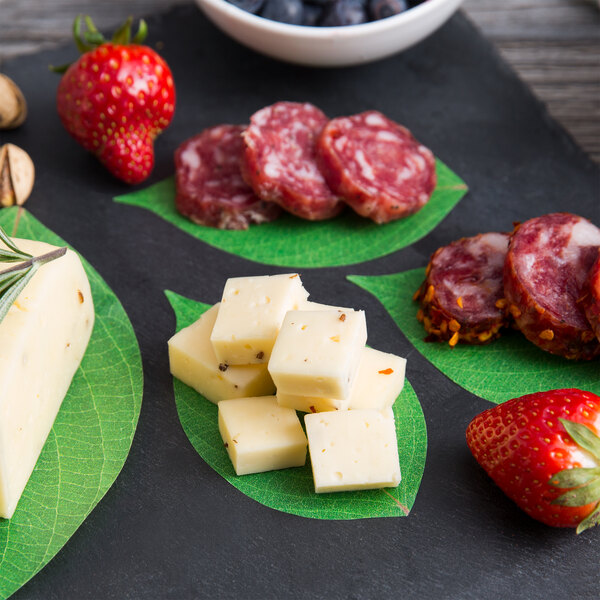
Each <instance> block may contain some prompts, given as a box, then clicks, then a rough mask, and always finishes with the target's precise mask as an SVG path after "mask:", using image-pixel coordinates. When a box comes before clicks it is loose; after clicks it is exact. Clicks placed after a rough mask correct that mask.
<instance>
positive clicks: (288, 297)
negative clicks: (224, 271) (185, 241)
mask: <svg viewBox="0 0 600 600" xmlns="http://www.w3.org/2000/svg"><path fill="white" fill-rule="evenodd" d="M306 298H308V292H307V291H306V290H305V289H304V288H303V287H302V281H301V280H300V276H299V275H298V274H297V273H288V274H285V275H271V276H263V277H235V278H233V279H228V280H227V283H226V284H225V289H224V290H223V299H222V300H221V308H220V309H219V315H218V317H217V320H216V322H215V326H214V329H213V331H212V334H211V336H210V341H211V343H212V345H213V348H214V351H215V354H216V356H217V359H218V360H219V362H220V363H223V364H228V365H249V364H258V363H267V362H269V357H270V356H271V350H272V349H273V344H274V343H275V338H276V337H277V334H278V333H279V328H280V327H281V322H282V321H283V318H284V317H285V313H286V312H287V311H288V310H294V309H296V308H298V307H299V306H300V305H301V304H303V303H304V302H305V301H306Z"/></svg>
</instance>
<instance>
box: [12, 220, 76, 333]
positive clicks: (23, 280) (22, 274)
mask: <svg viewBox="0 0 600 600" xmlns="http://www.w3.org/2000/svg"><path fill="white" fill-rule="evenodd" d="M0 241H2V242H3V243H4V245H5V246H6V248H7V249H5V248H0V263H3V262H5V263H13V262H18V263H20V264H18V265H14V266H13V267H10V268H8V269H6V270H4V271H2V272H0V322H1V321H2V319H4V317H5V316H6V314H7V313H8V311H9V310H10V307H11V306H12V305H13V304H14V302H15V300H16V299H17V297H18V296H19V294H20V293H21V292H22V291H23V289H24V288H25V286H26V285H27V284H28V283H29V282H30V281H31V278H32V277H33V276H34V275H35V274H36V272H37V271H38V269H39V268H40V267H41V266H42V265H44V264H46V263H47V262H50V261H52V260H56V259H57V258H60V257H61V256H63V255H64V254H65V253H66V251H67V249H66V248H57V249H56V250H52V251H51V252H47V253H46V254H42V255H41V256H32V255H31V254H28V253H27V252H23V251H22V250H19V248H17V246H15V244H14V243H13V241H12V240H11V239H10V238H9V237H8V235H6V232H5V231H4V229H2V227H0Z"/></svg>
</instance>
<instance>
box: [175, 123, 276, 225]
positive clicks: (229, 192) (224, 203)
mask: <svg viewBox="0 0 600 600" xmlns="http://www.w3.org/2000/svg"><path fill="white" fill-rule="evenodd" d="M244 129H245V127H243V126H241V125H217V126H216V127H211V128H210V129H206V130H204V131H203V132H202V133H200V134H199V135H197V136H195V137H193V138H190V139H189V140H187V141H185V142H184V143H183V144H181V146H179V148H178V149H177V152H176V153H175V166H176V171H175V172H176V177H177V183H176V190H177V195H176V196H175V203H176V205H177V210H178V211H179V212H180V213H181V214H183V215H185V216H186V217H188V218H189V219H191V220H192V221H194V222H195V223H199V224H201V225H208V226H210V227H218V228H220V229H247V228H248V225H250V224H251V223H257V224H258V223H266V222H268V221H272V220H273V219H276V218H277V217H278V216H279V213H280V212H281V209H280V208H279V207H278V206H277V205H276V204H273V203H267V202H263V201H262V200H261V199H260V198H258V197H257V196H256V195H255V194H254V192H253V190H252V188H250V186H249V185H248V184H246V183H245V182H244V180H243V178H242V173H241V169H240V161H241V159H242V152H243V143H242V138H241V133H242V131H244Z"/></svg>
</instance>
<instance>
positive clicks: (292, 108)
mask: <svg viewBox="0 0 600 600" xmlns="http://www.w3.org/2000/svg"><path fill="white" fill-rule="evenodd" d="M325 123H327V117H326V116H325V115H324V114H323V113H322V112H321V111H320V110H319V109H318V108H317V107H316V106H313V105H312V104H299V103H296V102H277V103H276V104H273V105H271V106H267V107H265V108H263V109H262V110H259V111H258V112H256V113H254V114H253V115H252V117H251V118H250V126H249V127H248V129H246V131H245V132H244V134H243V138H244V143H245V146H246V147H245V151H244V160H243V164H242V173H243V176H244V179H245V180H246V182H247V183H248V184H249V185H250V186H251V187H252V189H253V190H254V192H255V193H256V195H257V196H258V197H259V198H262V199H263V200H265V201H268V202H276V203H277V204H279V205H280V206H281V207H282V208H284V209H285V210H287V211H288V212H290V213H292V214H294V215H296V216H298V217H302V218H303V219H310V220H311V221H319V220H322V219H329V218H331V217H335V216H336V215H337V214H339V213H340V211H341V210H342V209H343V207H344V205H343V203H342V202H340V201H339V199H338V198H337V197H336V196H335V195H334V194H333V193H332V191H331V190H330V189H329V187H328V186H327V184H326V183H325V179H324V178H323V175H322V174H321V172H320V171H319V168H318V167H317V163H316V161H315V140H316V138H317V136H318V134H319V133H320V132H321V129H322V128H323V126H324V125H325Z"/></svg>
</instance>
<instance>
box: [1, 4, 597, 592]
mask: <svg viewBox="0 0 600 600" xmlns="http://www.w3.org/2000/svg"><path fill="white" fill-rule="evenodd" d="M150 31H151V37H150V43H155V42H157V41H161V42H164V47H163V49H162V50H161V53H162V54H163V56H164V57H165V58H166V60H167V61H168V62H169V64H170V65H171V67H172V70H173V72H174V76H175V81H176V85H177V92H178V99H177V102H178V104H177V113H176V116H175V119H174V121H173V124H172V126H171V127H170V128H169V129H168V130H167V131H166V132H165V133H164V134H163V135H162V137H161V138H160V140H159V143H158V148H157V151H158V152H157V167H156V171H155V173H154V174H153V176H152V181H158V180H160V179H162V178H163V177H165V176H166V175H168V174H170V173H171V172H172V168H173V167H172V163H171V156H172V152H173V150H174V149H175V148H176V146H177V145H178V143H179V142H181V141H182V140H183V139H184V138H185V137H187V136H189V135H192V134H194V133H196V132H197V131H199V130H200V129H202V128H203V127H206V126H209V125H213V124H216V123H219V122H234V123H235V122H244V121H246V120H247V119H248V117H249V115H250V114H251V113H252V112H253V111H255V110H256V109H258V108H260V107H262V106H264V105H267V104H269V103H272V102H274V101H277V100H282V99H286V100H306V101H310V102H314V103H315V104H317V105H318V106H320V107H321V108H322V109H323V110H324V111H325V112H326V113H327V114H329V115H331V116H337V115H342V114H349V113H354V112H359V111H362V110H366V109H369V108H375V109H379V110H381V111H382V112H384V113H386V114H387V115H389V116H390V117H391V118H394V119H396V120H398V121H400V122H402V123H404V124H406V125H407V126H408V127H409V128H410V129H411V130H412V131H413V132H414V133H415V135H416V136H417V137H418V138H419V139H421V140H422V141H423V142H424V143H425V144H427V145H429V146H430V147H431V148H432V149H433V150H434V152H435V153H436V154H437V155H438V156H439V157H440V158H441V159H442V160H443V161H444V162H446V163H447V164H448V165H449V166H450V167H451V168H452V169H453V170H455V171H456V172H457V173H459V174H460V175H461V176H462V177H463V178H464V179H465V180H466V181H467V183H468V184H469V186H470V189H471V191H470V193H469V194H468V196H467V197H465V198H464V199H463V200H462V201H461V203H460V204H459V205H458V207H457V208H456V209H455V210H454V211H453V212H452V213H451V214H450V215H449V217H447V218H446V219H445V221H444V222H443V223H442V224H441V225H440V226H439V227H438V228H437V229H436V230H435V231H434V232H433V233H431V234H430V235H428V236H427V237H425V238H424V239H423V240H421V241H420V242H418V243H417V244H415V245H414V246H412V247H411V248H407V249H405V250H403V251H400V252H398V253H396V254H392V255H390V256H387V257H385V258H382V259H379V260H375V261H372V262H369V263H365V264H361V265H355V266H352V267H347V268H337V269H321V270H310V271H306V272H304V273H303V280H304V281H305V284H306V287H307V289H309V290H310V291H311V292H312V293H313V295H314V297H315V298H316V299H317V300H318V301H320V302H329V303H332V304H342V305H346V306H347V305H351V306H358V307H363V308H365V309H366V310H367V318H368V327H369V342H370V343H371V344H372V345H374V346H375V347H377V348H380V349H382V350H385V351H390V352H396V353H399V354H401V355H403V356H407V355H409V362H408V377H409V379H410V381H411V383H412V384H413V386H414V387H415V389H416V391H417V393H418V395H419V399H420V401H421V404H422V406H423V410H424V412H425V417H426V419H427V425H428V435H429V450H428V456H427V464H426V468H425V474H424V477H423V482H422V485H421V489H420V491H419V495H418V497H417V501H416V504H415V506H414V508H413V511H412V513H411V514H410V516H409V517H408V518H397V519H369V520H363V521H346V522H328V521H316V520H309V519H303V518H300V517H295V516H291V515H288V514H283V513H280V512H277V511H273V510H270V509H267V508H265V507H263V506H261V505H259V504H257V503H256V502H254V501H252V500H250V499H248V498H246V497H245V496H243V495H242V494H240V493H239V492H238V491H237V490H236V489H234V488H233V487H231V486H230V485H229V484H228V483H226V482H225V481H224V480H223V479H221V478H220V477H219V476H218V475H217V474H216V473H214V472H213V471H212V470H211V469H210V468H209V467H208V466H207V465H206V464H205V463H204V462H203V461H202V460H201V459H200V457H199V456H198V455H197V454H196V453H195V451H194V450H193V449H192V447H191V445H190V443H189V442H188V440H187V439H186V437H185V435H184V433H183V431H182V429H181V427H180V425H179V421H178V419H177V414H176V411H175V403H174V400H173V393H172V382H171V377H170V375H169V370H168V360H167V352H166V340H167V339H168V338H169V337H170V335H171V334H172V332H173V330H174V317H173V314H172V312H171V309H170V307H169V305H168V303H167V301H166V299H165V297H164V295H163V293H162V291H163V290H164V289H165V288H169V289H172V290H175V291H177V292H179V293H181V294H184V295H187V296H190V297H193V298H196V299H198V300H203V301H206V302H215V301H217V300H218V298H219V295H220V291H221V288H222V286H223V283H224V281H225V279H226V278H227V277H230V276H236V275H241V274H259V273H260V274H270V273H277V272H285V270H282V269H277V268H273V267H266V266H263V265H256V264H253V263H250V262H248V261H244V260H242V259H239V258H237V257H234V256H230V255H227V254H225V253H222V252H220V251H218V250H215V249H213V248H210V247H209V246H206V245H204V244H203V243H201V242H199V241H197V240H195V239H193V238H191V237H189V236H187V235H186V234H184V233H183V232H180V231H178V230H176V229H174V228H173V227H172V226H171V225H169V224H168V223H166V222H163V221H161V220H160V219H158V218H157V217H156V216H154V215H152V214H150V213H148V212H146V211H143V210H140V209H136V208H133V207H127V206H123V205H117V204H114V203H113V202H112V201H111V198H112V196H114V195H117V194H121V193H124V192H125V191H126V190H127V189H128V188H125V186H123V185H121V184H119V183H118V182H116V181H113V180H111V179H110V177H108V176H107V175H106V173H105V172H104V170H103V169H102V168H101V167H100V166H99V165H98V164H97V163H96V161H95V160H94V159H93V158H92V157H90V156H88V155H86V154H85V153H84V152H83V151H81V149H80V148H79V147H78V146H77V145H76V144H75V143H74V142H72V141H71V140H70V139H69V138H68V136H67V134H66V133H65V132H64V131H63V130H62V127H61V125H60V123H59V120H58V117H57V116H56V112H55V108H54V94H55V89H56V85H57V82H58V80H57V78H56V76H54V75H53V74H51V73H49V72H48V70H47V65H48V64H50V63H53V64H62V63H64V62H67V61H68V60H70V59H72V58H73V57H74V48H73V49H71V48H63V49H60V50H56V51H52V52H45V53H43V54H38V55H35V56H29V57H22V58H19V59H17V60H13V61H11V62H9V63H8V64H6V65H5V72H6V73H7V74H8V75H9V76H10V77H13V78H14V79H15V80H16V81H17V82H18V83H19V85H20V86H21V87H22V89H23V91H24V92H25V95H26V97H27V98H28V101H29V106H30V116H29V119H28V121H27V123H26V124H25V125H24V126H23V127H22V128H21V129H19V130H17V131H14V132H9V133H5V134H4V135H3V136H2V140H3V141H4V142H6V141H10V142H14V143H16V144H18V145H20V146H22V147H23V148H25V149H26V150H27V151H28V152H29V153H30V154H31V156H32V158H33V160H34V162H35V164H36V169H37V181H36V187H35V191H34V194H33V196H32V198H31V200H30V202H29V205H28V208H29V209H30V210H31V212H32V213H33V214H34V215H35V216H37V217H38V218H39V219H41V220H42V222H43V223H45V224H46V225H47V226H48V227H50V228H52V229H54V230H55V231H56V232H57V233H58V234H59V235H61V236H62V237H64V238H65V239H67V240H68V241H69V242H70V243H71V244H73V245H74V246H75V247H76V248H78V250H80V251H81V252H82V253H83V254H84V256H86V257H87V258H88V259H89V261H90V262H91V263H92V264H93V265H94V267H96V268H97V269H98V271H99V272H100V273H101V274H102V276H103V277H104V278H105V279H106V281H107V282H108V283H109V285H111V286H112V287H113V289H114V290H115V292H116V293H117V294H118V296H119V297H120V299H121V301H122V302H123V304H124V306H125V309H126V310H127V311H128V313H129V315H130V317H131V320H132V322H133V325H134V328H135V330H136V333H137V335H138V338H139V341H140V346H141V349H142V355H143V359H144V367H145V386H146V387H145V396H144V404H143V406H142V415H141V419H140V424H139V428H138V432H137V434H136V438H135V440H134V444H133V449H132V452H131V455H130V457H129V460H128V462H127V464H126V465H125V468H124V470H123V473H122V474H121V476H120V477H119V479H118V480H117V482H116V484H115V485H114V486H113V488H112V489H111V490H110V491H109V493H108V494H107V496H106V497H105V499H104V500H102V502H101V503H100V505H99V506H98V507H97V508H96V509H95V510H94V512H93V513H92V514H91V516H90V517H89V518H88V520H87V521H86V522H85V523H84V525H83V526H82V527H81V528H80V530H79V531H78V532H77V533H76V534H75V535H74V536H73V538H72V539H71V540H70V541H69V542H68V543H67V545H66V546H65V548H64V549H63V550H62V551H61V552H60V553H59V555H58V556H57V557H56V558H55V559H54V560H53V561H52V562H51V563H50V564H49V565H48V566H47V567H46V568H45V569H44V570H43V571H42V572H41V573H40V574H38V575H37V576H36V577H35V578H34V579H33V580H32V581H31V582H30V583H29V584H27V585H26V586H24V587H23V588H22V589H21V590H20V591H19V592H17V593H16V594H15V596H14V598H17V599H20V600H25V599H38V598H39V599H44V600H53V599H60V600H63V599H71V598H77V599H81V600H83V599H88V598H93V599H104V598H119V599H126V598H132V599H138V598H177V599H182V600H186V599H189V598H221V597H227V598H278V599H279V598H325V597H326V598H330V599H336V598H361V599H362V598H377V599H380V598H392V597H406V598H453V599H454V598H457V599H458V598H464V599H467V598H473V599H485V598H508V597H510V598H528V599H537V598H539V599H542V598H543V599H545V600H547V599H549V598H559V597H560V598H562V597H563V596H564V594H565V592H567V591H568V594H569V595H570V596H571V597H573V598H590V599H591V598H596V597H597V593H598V589H599V585H600V574H599V571H600V568H599V564H600V544H599V543H598V542H599V541H600V530H592V531H589V532H587V533H585V534H583V535H581V536H579V537H576V536H575V534H574V532H573V531H572V530H554V529H551V528H547V527H545V526H543V525H540V524H538V523H536V522H535V521H533V520H531V519H529V518H528V517H527V516H525V515H524V514H523V513H521V512H520V511H519V509H517V508H516V507H515V506H514V505H513V504H512V503H511V502H510V501H509V500H507V499H506V498H505V497H504V496H503V494H502V493H501V492H500V491H499V490H498V489H497V488H496V487H495V486H494V485H493V484H492V483H491V482H490V481H489V480H488V478H487V476H486V475H485V474H484V472H483V471H482V470H481V469H480V468H479V467H478V465H477V464H476V463H475V461H474V460H473V459H472V457H471V455H470V453H469V451H468V449H467V447H466V444H465V441H464V431H465V428H466V425H467V423H468V422H469V421H470V419H471V418H472V417H473V416H474V415H475V414H476V413H478V412H480V411H481V410H483V409H485V408H488V407H489V406H490V404H489V403H487V402H485V401H484V400H481V399H479V398H476V397H475V396H472V395H471V394H469V393H467V392H465V391H464V390H462V389H461V388H459V387H458V386H456V385H455V384H453V383H452V382H450V381H449V380H447V379H446V378H445V377H444V376H443V375H441V374H440V373H439V372H438V371H436V369H434V368H433V367H432V366H431V365H430V364H429V363H428V362H427V361H426V360H425V359H424V358H423V357H421V356H420V355H419V354H418V353H416V352H414V350H413V348H412V347H411V346H410V344H409V343H408V342H407V341H406V339H405V338H404V337H403V336H402V335H401V334H400V333H399V332H398V330H397V329H396V328H395V326H394V324H393V322H392V320H391V318H390V317H389V316H388V315H387V314H386V313H385V311H384V309H383V308H382V307H381V306H380V305H379V304H378V302H377V301H376V300H375V299H374V298H372V297H371V296H369V295H368V294H367V293H365V292H362V291H361V290H359V289H358V288H356V287H355V286H353V285H352V284H350V283H349V282H347V281H345V275H346V274H349V273H357V274H382V273H390V272H397V271H401V270H405V269H410V268H415V267H419V266H424V265H425V263H426V260H427V257H428V256H429V254H430V253H431V252H432V251H433V250H435V249H436V248H437V247H438V246H440V245H442V244H446V243H448V242H449V241H450V240H453V239H456V238H458V237H461V236H467V235H473V234H475V233H478V232H480V231H489V230H493V229H499V230H508V229H510V228H511V223H512V222H513V221H516V220H524V219H527V218H529V217H533V216H537V215H539V214H543V213H547V212H552V211H557V210H568V211H572V212H576V213H578V214H581V215H583V216H585V217H588V218H590V219H592V221H594V222H596V223H597V224H598V222H599V221H600V197H599V171H598V168H597V167H596V166H595V165H594V164H593V163H592V162H591V161H590V160H589V159H588V158H587V157H586V156H585V155H584V154H583V153H582V152H581V151H580V150H579V149H578V148H577V147H576V146H575V144H574V142H573V141H572V140H571V139H570V138H569V137H568V135H567V134H566V133H565V132H564V131H563V130H562V129H561V128H560V127H559V126H557V125H556V124H555V123H554V122H553V121H552V120H551V119H550V118H549V117H548V116H547V114H546V111H545V109H544V108H543V106H541V105H540V104H539V103H538V102H537V101H536V100H535V99H534V98H533V96H532V95H531V94H530V92H529V91H528V90H527V89H526V88H525V87H524V85H523V84H522V83H521V82H520V81H519V80H518V79H517V77H516V76H515V75H514V74H513V73H512V71H511V70H510V69H509V68H508V67H507V66H506V65H505V64H504V63H503V62H502V61H501V60H500V59H499V57H498V56H497V54H496V52H495V51H494V49H493V48H491V47H490V45H489V44H488V43H487V42H486V41H485V40H484V39H483V38H482V37H481V35H480V34H479V33H478V32H477V31H476V30H475V29H474V28H473V26H472V25H471V24H470V23H469V22H468V21H467V19H466V18H465V17H464V16H463V15H461V14H458V15H456V16H455V17H454V18H453V19H452V20H451V21H450V22H449V23H448V24H447V25H446V26H445V27H443V28H442V29H441V30H440V31H439V32H438V33H436V34H435V35H434V36H433V37H431V38H430V39H429V40H426V41H425V42H423V43H421V44H420V45H418V46H417V47H415V48H414V49H412V50H410V51H408V52H406V53H404V54H402V55H399V56H396V57H393V58H390V59H387V60H384V61H382V62H379V63H375V64H371V65H365V66H361V67H354V68H347V69H339V70H329V69H321V70H313V69H308V68H302V67H293V66H290V65H287V64H283V63H279V62H276V61H273V60H270V59H267V58H264V57H262V56H259V55H257V54H255V53H253V52H251V51H249V50H247V49H245V48H243V47H241V46H239V45H238V44H236V43H235V42H233V41H231V40H229V39H228V38H227V37H225V36H224V35H223V34H221V33H220V32H218V31H217V30H216V29H215V28H214V27H213V26H212V25H211V24H209V23H208V22H207V21H206V20H205V18H204V17H203V16H202V14H201V13H200V12H199V11H198V10H197V9H196V8H195V6H186V7H182V8H179V9H176V10H174V11H172V12H170V13H168V14H167V15H165V16H161V17H157V18H153V19H150ZM567 579H568V581H569V583H568V584H567V583H566V581H567Z"/></svg>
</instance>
